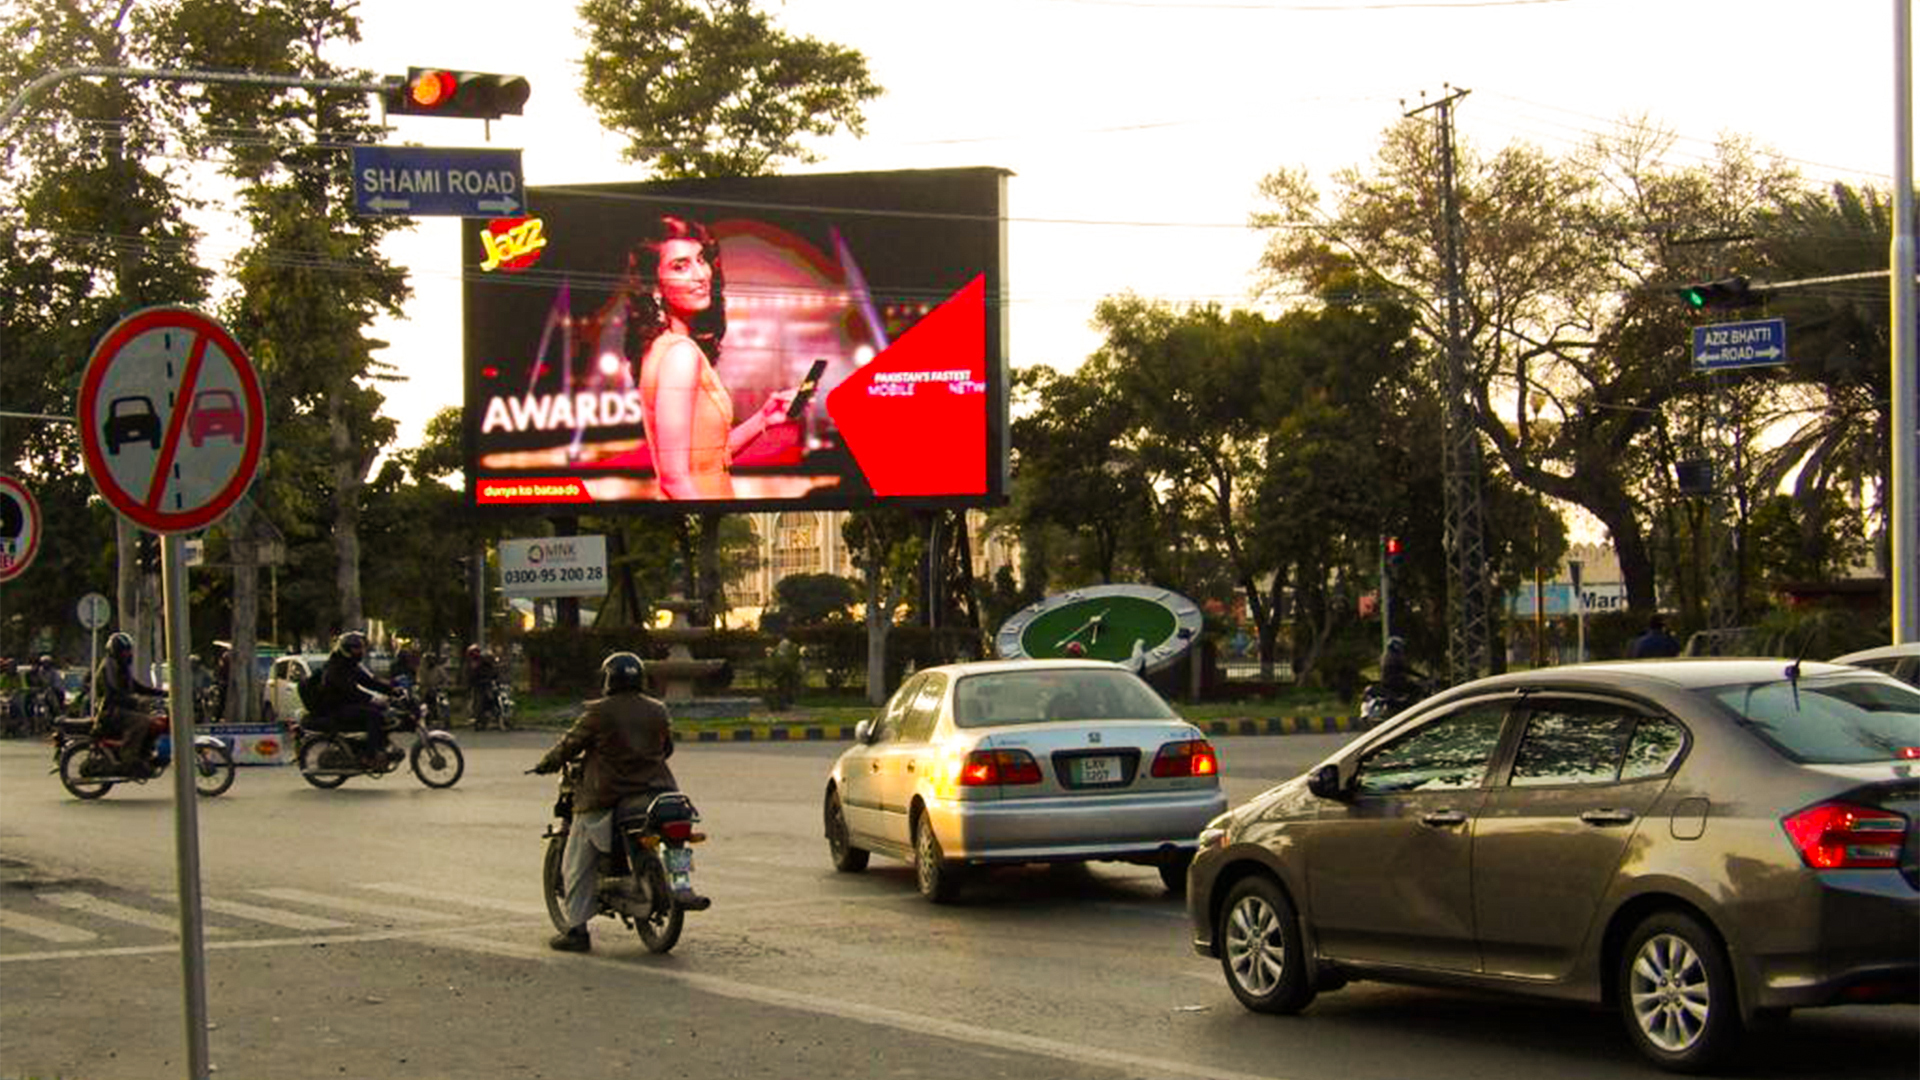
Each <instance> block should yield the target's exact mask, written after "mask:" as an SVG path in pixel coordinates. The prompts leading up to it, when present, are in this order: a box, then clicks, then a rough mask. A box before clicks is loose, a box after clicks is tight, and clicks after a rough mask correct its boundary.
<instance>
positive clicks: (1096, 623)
mask: <svg viewBox="0 0 1920 1080" xmlns="http://www.w3.org/2000/svg"><path fill="white" fill-rule="evenodd" d="M1112 610H1113V609H1112V608H1101V609H1100V614H1098V615H1095V616H1094V617H1093V619H1092V626H1093V635H1092V636H1091V637H1089V638H1087V644H1089V645H1092V644H1094V643H1095V642H1097V641H1099V640H1100V627H1101V624H1102V623H1103V622H1104V621H1105V620H1106V617H1107V612H1109V611H1112Z"/></svg>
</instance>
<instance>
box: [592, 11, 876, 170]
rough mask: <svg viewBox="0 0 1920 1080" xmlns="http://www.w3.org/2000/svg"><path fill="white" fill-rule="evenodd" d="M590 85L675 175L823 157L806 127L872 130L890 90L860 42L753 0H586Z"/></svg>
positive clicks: (636, 157) (631, 139)
mask: <svg viewBox="0 0 1920 1080" xmlns="http://www.w3.org/2000/svg"><path fill="white" fill-rule="evenodd" d="M579 12H580V20H581V21H582V22H583V23H585V24H586V27H587V40H588V48H587V53H586V55H585V56H584V57H583V58H582V59H581V62H580V68H581V75H582V80H581V91H580V92H581V96H582V97H583V98H585V99H586V101H587V104H589V105H591V106H593V108H594V110H595V111H596V112H598V113H599V114H600V119H601V122H602V123H604V124H605V125H606V126H607V127H608V128H610V129H612V130H614V131H617V132H619V133H620V134H622V135H624V136H625V137H626V139H627V147H626V151H625V153H626V156H627V158H628V160H630V161H646V162H649V163H650V165H651V166H652V168H653V171H654V172H655V173H656V174H657V175H659V176H661V177H663V178H667V179H674V178H680V177H698V176H761V175H764V174H767V173H771V172H775V171H777V169H778V167H779V165H780V164H781V163H782V162H784V161H787V160H792V161H798V162H803V163H804V162H812V161H817V160H818V159H819V156H818V155H817V154H816V153H814V152H812V151H810V150H808V149H807V147H806V145H805V143H804V142H803V140H804V139H806V138H824V137H826V136H829V135H832V134H833V133H834V132H836V131H839V130H842V129H845V130H846V131H849V132H851V133H853V134H855V135H862V134H865V131H866V123H865V119H864V116H863V115H862V112H861V107H862V106H863V105H864V104H865V103H866V102H868V101H871V100H873V99H874V98H877V97H879V96H880V94H881V92H882V91H881V89H880V87H879V86H877V85H875V84H874V82H873V80H872V79H871V78H870V77H869V75H868V73H867V61H866V57H865V56H863V55H861V54H860V53H859V52H858V51H857V50H854V49H848V48H845V47H843V46H839V45H833V44H829V43H826V42H822V41H818V40H816V39H814V38H810V37H795V36H793V35H791V34H788V33H786V32H784V31H781V30H779V29H777V28H776V27H775V26H774V25H773V20H772V19H771V18H769V17H768V16H766V15H764V14H761V13H760V12H758V11H756V10H754V4H753V0H643V2H641V3H634V2H632V0H581V3H580V7H579Z"/></svg>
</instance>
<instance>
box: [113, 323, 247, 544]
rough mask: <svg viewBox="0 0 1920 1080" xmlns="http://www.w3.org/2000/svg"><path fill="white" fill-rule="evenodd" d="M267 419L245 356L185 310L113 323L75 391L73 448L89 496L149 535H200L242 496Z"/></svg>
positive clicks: (217, 329) (220, 331)
mask: <svg viewBox="0 0 1920 1080" xmlns="http://www.w3.org/2000/svg"><path fill="white" fill-rule="evenodd" d="M266 415H267V414H266V403H265V401H264V400H263V399H262V398H261V394H260V380H259V378H258V376H256V375H255V374H254V370H253V364H252V362H251V361H249V360H248V359H247V354H246V352H245V351H244V350H242V349H241V348H240V346H239V345H238V344H237V343H235V342H234V340H233V337H232V336H231V335H230V334H228V333H227V331H226V328H225V327H223V326H221V325H220V324H219V323H217V322H214V321H213V320H212V319H209V318H207V317H206V316H204V315H201V314H199V313H198V312H194V311H188V310H186V309H185V308H174V307H158V308H148V309H146V310H144V311H138V312H135V313H134V314H132V315H129V316H127V317H126V318H125V319H122V320H121V321H120V323H119V324H118V325H116V326H115V327H114V328H113V329H112V330H109V331H107V334H106V336H105V337H103V338H101V339H100V344H99V345H98V346H97V347H96V348H95V349H94V351H93V357H92V359H90V360H89V361H87V371H86V375H85V377H84V378H83V379H82V381H81V384H80V418H79V419H80V446H81V450H82V451H83V453H84V455H85V457H86V462H87V473H88V475H90V476H91V477H92V478H93V484H94V487H95V488H97V489H98V490H99V492H100V497H101V498H103V499H105V500H107V502H108V503H109V504H110V505H111V506H112V507H113V508H114V509H115V510H117V511H119V512H120V513H121V514H122V515H123V516H125V517H126V518H128V519H129V520H131V521H132V522H134V523H135V524H137V525H139V526H141V527H143V528H146V529H149V530H151V531H153V532H157V533H180V532H192V531H195V530H198V529H202V528H205V527H206V526H207V525H209V524H212V523H213V522H215V521H218V520H219V519H220V518H221V517H222V516H223V515H224V514H226V512H227V510H228V509H229V508H231V507H232V506H233V504H234V503H235V502H236V501H238V500H239V498H240V496H242V495H244V494H246V491H247V486H248V485H249V484H251V483H252V482H253V475H254V472H255V470H256V469H257V468H258V467H259V464H260V449H261V446H262V445H263V444H264V443H265V441H266Z"/></svg>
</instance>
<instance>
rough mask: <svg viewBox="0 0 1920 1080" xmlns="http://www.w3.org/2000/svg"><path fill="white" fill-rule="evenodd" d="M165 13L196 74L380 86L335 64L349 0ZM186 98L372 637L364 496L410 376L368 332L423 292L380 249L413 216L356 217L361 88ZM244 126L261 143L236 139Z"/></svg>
mask: <svg viewBox="0 0 1920 1080" xmlns="http://www.w3.org/2000/svg"><path fill="white" fill-rule="evenodd" d="M155 18H156V19H157V20H158V21H159V23H160V25H161V27H162V30H161V33H162V36H163V38H164V39H165V40H166V41H167V43H168V44H169V45H170V46H171V49H172V52H173V53H174V54H175V55H176V56H177V57H178V58H179V59H180V60H181V61H182V62H183V63H185V64H186V65H188V66H191V67H198V68H211V69H249V70H254V71H264V72H271V73H278V74H287V75H296V76H299V77H303V78H307V79H314V80H329V79H344V78H349V77H352V78H359V79H367V78H370V76H369V75H368V74H367V73H365V72H359V71H348V70H345V69H342V68H340V67H338V66H336V65H335V64H334V63H332V62H331V61H330V60H329V59H327V55H326V54H327V53H328V52H329V50H331V49H333V48H336V47H338V46H339V45H341V44H343V43H352V42H357V41H358V40H359V39H360V26H359V20H358V18H357V17H356V16H355V15H354V14H353V10H352V5H351V4H350V3H345V2H342V0H314V2H308V0H245V2H239V3H236V2H234V0H176V2H175V3H173V4H172V5H170V6H167V7H164V8H161V9H159V10H158V11H157V13H156V15H155ZM176 97H177V98H178V100H179V101H180V102H181V105H182V107H183V108H186V109H190V110H192V112H193V113H194V115H195V116H196V117H197V118H198V119H199V121H200V124H199V126H198V127H197V128H196V129H195V130H194V132H193V137H194V141H195V143H196V145H197V146H199V147H200V148H201V149H202V150H203V151H207V152H212V151H214V150H218V151H220V152H221V154H222V160H223V164H222V169H223V171H225V172H226V173H227V174H228V175H229V176H230V177H232V178H233V179H234V181H236V182H237V183H238V184H240V186H241V191H242V195H241V204H242V206H243V207H244V213H245V216H246V219H247V221H248V224H249V226H250V228H251V230H252V239H251V241H250V243H249V244H248V246H247V247H246V248H245V249H244V250H243V251H242V252H241V254H240V255H239V256H238V258H237V259H236V261H235V265H234V277H235V280H236V282H237V284H238V285H239V288H240V295H239V296H238V297H237V299H236V301H235V303H234V309H233V313H232V318H231V322H232V323H233V325H234V328H235V331H236V333H237V334H238V335H239V336H240V337H241V338H242V339H243V340H246V341H248V342H249V343H250V348H251V350H252V352H253V358H254V361H255V363H256V364H258V365H259V367H260V370H261V375H262V381H263V382H264V383H265V384H266V389H267V390H268V393H269V397H270V399H271V400H273V401H274V402H276V403H279V404H281V405H282V407H283V408H284V409H285V410H286V411H285V412H283V413H282V414H281V415H280V416H278V417H276V418H275V419H276V424H275V427H276V430H277V431H282V432H284V431H287V430H289V429H290V428H293V427H295V426H299V425H296V424H295V423H294V422H295V421H296V420H297V419H300V418H306V419H310V420H312V421H315V422H316V423H315V426H316V427H317V428H318V429H319V430H322V431H324V432H325V442H324V444H323V445H321V446H319V447H318V449H319V452H320V454H321V455H322V458H323V460H324V461H325V463H326V464H325V469H326V475H325V484H324V488H323V490H324V491H325V492H326V494H327V496H328V500H327V513H326V517H327V520H328V523H329V524H330V526H331V533H332V536H331V539H332V544H333V552H334V562H333V573H332V575H331V576H332V579H333V583H334V591H335V594H336V599H337V609H336V611H337V614H336V617H335V618H336V620H337V621H335V622H334V626H335V627H337V628H343V629H352V628H357V627H360V626H362V625H364V622H365V617H364V610H363V607H364V605H363V600H362V592H361V580H360V575H361V568H360V562H361V548H360V518H361V513H362V511H363V505H362V503H363V488H364V485H365V483H366V479H367V476H368V473H369V471H370V470H371V468H372V466H373V462H374V460H375V458H376V456H377V454H378V453H379V451H380V449H381V448H382V447H384V446H385V445H387V444H388V443H389V442H391V441H392V439H393V437H394V434H395V432H396V431H397V426H396V425H395V424H394V422H393V421H392V420H391V419H389V418H387V417H385V416H384V415H382V413H381V406H382V404H383V403H384V401H385V399H384V397H383V396H382V395H381V394H380V392H379V391H378V390H376V389H374V386H373V383H374V382H377V381H380V380H383V379H384V380H392V379H394V378H396V375H395V373H394V371H393V370H392V369H391V368H390V367H389V366H388V365H386V364H384V363H382V362H380V361H377V360H375V359H374V355H373V354H374V353H375V352H376V351H377V350H378V349H380V348H381V347H382V346H383V345H384V343H383V342H380V341H377V340H375V339H373V338H372V337H370V336H368V333H367V330H368V328H369V327H370V326H371V324H372V323H373V321H374V320H375V319H376V318H378V317H379V316H381V315H382V314H386V315H393V316H398V315H399V314H400V313H401V307H402V304H403V303H404V301H405V300H406V298H407V296H408V294H409V291H410V290H409V289H408V287H407V284H406V279H405V273H404V271H402V270H400V269H398V268H396V267H394V266H393V265H392V264H390V263H388V262H387V260H386V259H385V257H384V256H382V255H381V253H380V250H379V245H380V241H381V239H382V237H384V236H385V235H386V234H387V233H388V232H390V231H392V230H393V229H395V228H399V227H401V226H403V225H405V224H406V222H405V221H404V220H403V219H389V218H383V217H363V216H360V215H357V214H355V213H354V210H353V198H352V192H351V178H350V177H348V176H347V175H346V174H345V173H343V172H341V171H340V170H339V169H338V168H337V167H336V166H337V160H336V159H337V156H338V151H337V150H336V149H334V146H335V145H337V144H338V143H341V142H348V143H355V142H372V141H374V139H375V137H376V136H377V135H378V133H379V129H378V128H377V127H376V126H375V125H374V124H373V123H372V122H371V118H370V116H369V113H368V104H367V98H366V95H364V94H359V93H351V92H341V91H320V90H308V89H293V88H280V87H255V86H244V85H230V84H212V85H208V86H205V87H195V86H189V87H187V88H184V89H180V90H178V91H177V92H176ZM234 130H245V131H248V132H249V138H247V139H245V140H240V141H234V140H230V139H229V138H228V137H227V133H228V132H231V131H234ZM304 445H306V446H309V447H311V446H312V445H313V444H312V443H311V442H305V443H304ZM277 456H278V455H276V457H277ZM270 502H271V500H270ZM239 572H241V573H250V572H252V571H251V570H250V569H242V570H240V571H239ZM238 644H239V643H238V642H237V641H236V645H238Z"/></svg>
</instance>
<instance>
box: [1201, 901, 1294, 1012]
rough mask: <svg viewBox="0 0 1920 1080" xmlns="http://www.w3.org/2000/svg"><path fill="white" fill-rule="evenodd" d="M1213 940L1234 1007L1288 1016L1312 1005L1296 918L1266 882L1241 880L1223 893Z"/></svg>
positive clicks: (1290, 905) (1286, 903) (1290, 904)
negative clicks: (1237, 1004) (1216, 936)
mask: <svg viewBox="0 0 1920 1080" xmlns="http://www.w3.org/2000/svg"><path fill="white" fill-rule="evenodd" d="M1219 940H1220V970H1221V971H1223V972H1225V973H1226V976H1227V986H1228V987H1229V988H1231V989H1232V990H1233V996H1234V997H1237V998H1239V999H1240V1004H1242V1005H1245V1006H1246V1007H1247V1008H1248V1009H1251V1010H1252V1011H1254V1012H1259V1013H1279V1014H1291V1013H1297V1012H1299V1011H1300V1010H1301V1009H1304V1008H1306V1007H1307V1005H1308V1003H1310V1002H1311V1001H1313V994H1314V986H1313V983H1312V982H1311V981H1309V980H1308V978H1307V955H1306V948H1305V945H1304V941H1303V938H1302V935H1301V933H1300V916H1299V913H1298V912H1296V911H1295V910H1294V907H1293V901H1291V900H1289V899H1287V894H1286V891H1285V890H1283V889H1281V888H1280V886H1279V884H1278V883H1277V882H1275V881H1274V880H1273V879H1272V878H1268V877H1260V876H1255V877H1250V878H1245V879H1243V880H1242V881H1241V882H1240V883H1239V884H1237V885H1235V886H1234V887H1233V891H1232V892H1230V893H1228V894H1227V902H1226V905H1225V906H1224V907H1223V908H1221V917H1220V930H1219Z"/></svg>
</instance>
